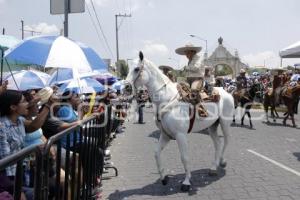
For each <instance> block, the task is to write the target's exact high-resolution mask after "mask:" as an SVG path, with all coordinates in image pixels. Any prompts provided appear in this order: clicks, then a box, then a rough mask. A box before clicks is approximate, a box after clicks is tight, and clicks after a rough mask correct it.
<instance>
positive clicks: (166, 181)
mask: <svg viewBox="0 0 300 200" xmlns="http://www.w3.org/2000/svg"><path fill="white" fill-rule="evenodd" d="M169 180H170V178H169V176H165V177H164V179H163V180H162V181H161V183H162V184H163V185H167V184H168V183H169Z"/></svg>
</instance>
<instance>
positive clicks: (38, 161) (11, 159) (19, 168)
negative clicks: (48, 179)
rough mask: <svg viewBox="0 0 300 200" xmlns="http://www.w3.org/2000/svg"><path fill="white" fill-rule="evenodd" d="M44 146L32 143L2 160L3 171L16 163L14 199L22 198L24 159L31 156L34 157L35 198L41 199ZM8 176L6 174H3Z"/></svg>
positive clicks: (0, 162)
mask: <svg viewBox="0 0 300 200" xmlns="http://www.w3.org/2000/svg"><path fill="white" fill-rule="evenodd" d="M41 150H42V147H41V146H39V145H32V146H29V147H26V148H24V149H22V150H20V151H19V152H17V153H15V154H13V155H10V156H7V157H5V158H3V159H1V160H0V170H1V171H3V170H5V169H6V168H7V167H9V166H13V165H16V175H15V177H14V192H13V193H14V199H15V200H19V199H20V198H21V192H22V186H23V182H24V181H23V180H24V159H26V158H28V157H29V156H31V157H33V158H34V160H33V162H34V181H33V188H34V199H35V200H39V199H41V198H39V197H40V192H41V181H42V176H41V175H42V152H41ZM3 176H6V175H3Z"/></svg>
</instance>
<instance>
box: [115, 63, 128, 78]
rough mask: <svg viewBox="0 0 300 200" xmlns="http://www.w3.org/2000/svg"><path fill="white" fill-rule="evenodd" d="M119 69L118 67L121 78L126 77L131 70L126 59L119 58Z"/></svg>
mask: <svg viewBox="0 0 300 200" xmlns="http://www.w3.org/2000/svg"><path fill="white" fill-rule="evenodd" d="M117 69H118V76H120V78H122V79H125V78H126V77H127V74H128V71H129V69H128V65H127V63H126V61H125V60H119V62H118V63H117Z"/></svg>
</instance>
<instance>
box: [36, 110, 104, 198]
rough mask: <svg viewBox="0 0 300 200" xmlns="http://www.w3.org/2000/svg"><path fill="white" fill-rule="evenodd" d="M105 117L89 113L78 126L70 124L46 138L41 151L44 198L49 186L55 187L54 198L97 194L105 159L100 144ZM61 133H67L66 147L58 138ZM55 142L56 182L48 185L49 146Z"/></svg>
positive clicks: (49, 181)
mask: <svg viewBox="0 0 300 200" xmlns="http://www.w3.org/2000/svg"><path fill="white" fill-rule="evenodd" d="M104 120H105V116H104V114H102V115H100V116H98V117H95V116H92V117H90V118H87V119H86V120H84V121H83V123H82V125H81V126H77V127H72V128H69V129H67V130H65V131H62V132H60V133H58V134H56V135H55V136H52V137H50V138H49V140H48V142H47V144H46V146H45V149H44V151H43V158H44V170H45V175H44V179H43V188H42V194H43V199H45V200H47V199H48V197H49V196H50V197H52V195H51V193H52V192H51V191H52V190H53V191H55V192H54V196H55V199H70V198H71V199H91V198H92V197H93V196H94V195H96V193H97V191H96V190H97V187H98V186H99V180H100V179H101V174H102V170H103V163H104V155H103V149H104V148H105V147H104V146H103V144H104V143H105V140H106V137H105V136H106V132H105V126H106V124H105V123H103V122H104ZM64 137H67V138H66V145H65V147H63V146H62V141H61V140H62V139H63V138H64ZM75 142H76V143H75ZM54 146H56V167H55V172H56V173H55V174H56V176H55V183H54V184H53V185H52V186H51V184H50V183H51V180H50V179H49V171H50V170H51V167H53V166H51V163H50V162H49V158H50V151H51V148H53V147H54ZM63 161H64V162H63ZM52 181H53V180H52ZM51 187H54V188H51Z"/></svg>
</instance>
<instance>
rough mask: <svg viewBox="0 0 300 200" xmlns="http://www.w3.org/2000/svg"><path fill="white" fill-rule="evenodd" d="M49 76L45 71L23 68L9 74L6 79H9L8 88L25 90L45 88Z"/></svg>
mask: <svg viewBox="0 0 300 200" xmlns="http://www.w3.org/2000/svg"><path fill="white" fill-rule="evenodd" d="M49 77H50V76H49V75H48V74H46V73H44V72H40V71H34V70H22V71H19V72H14V73H12V74H10V75H8V76H7V77H5V79H4V80H7V81H8V85H7V88H8V89H12V90H20V91H25V90H31V89H40V88H44V87H45V86H46V82H47V80H48V78H49Z"/></svg>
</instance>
